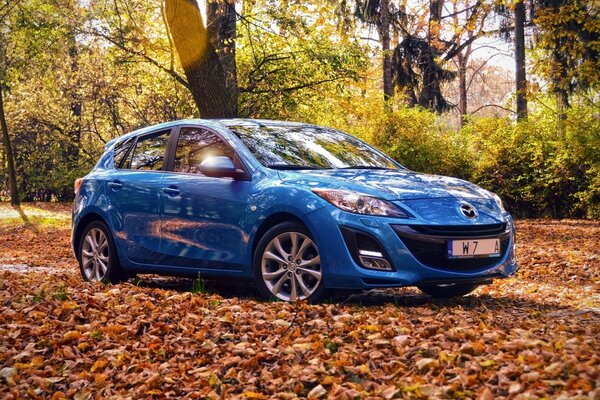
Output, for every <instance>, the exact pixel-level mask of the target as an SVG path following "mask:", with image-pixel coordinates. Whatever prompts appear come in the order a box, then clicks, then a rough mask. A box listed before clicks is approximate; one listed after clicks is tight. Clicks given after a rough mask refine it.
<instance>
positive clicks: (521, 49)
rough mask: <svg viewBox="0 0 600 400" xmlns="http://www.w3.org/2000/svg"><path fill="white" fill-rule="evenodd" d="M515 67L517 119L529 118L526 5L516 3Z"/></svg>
mask: <svg viewBox="0 0 600 400" xmlns="http://www.w3.org/2000/svg"><path fill="white" fill-rule="evenodd" d="M515 67H516V76H515V78H516V79H515V80H516V85H517V120H522V119H525V118H527V75H526V72H525V5H524V4H523V0H517V2H516V4H515Z"/></svg>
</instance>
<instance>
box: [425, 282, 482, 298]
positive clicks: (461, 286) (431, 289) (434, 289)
mask: <svg viewBox="0 0 600 400" xmlns="http://www.w3.org/2000/svg"><path fill="white" fill-rule="evenodd" d="M478 286H479V285H477V284H474V283H449V284H440V285H421V286H418V288H419V290H420V291H422V292H423V293H425V294H428V295H430V296H431V297H434V298H438V299H449V298H452V297H462V296H465V295H467V294H469V293H471V292H472V291H473V290H475V289H477V287H478Z"/></svg>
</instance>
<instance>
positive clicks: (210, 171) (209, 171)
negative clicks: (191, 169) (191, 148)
mask: <svg viewBox="0 0 600 400" xmlns="http://www.w3.org/2000/svg"><path fill="white" fill-rule="evenodd" d="M200 172H202V174H203V175H206V176H210V177H212V178H239V177H240V176H241V175H244V172H243V171H241V170H238V169H236V168H235V165H234V164H233V161H232V160H231V158H229V157H225V156H219V157H212V158H209V159H206V160H204V161H202V163H200Z"/></svg>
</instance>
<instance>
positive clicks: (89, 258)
mask: <svg viewBox="0 0 600 400" xmlns="http://www.w3.org/2000/svg"><path fill="white" fill-rule="evenodd" d="M109 257H110V255H109V246H108V239H107V237H106V234H105V233H104V232H103V231H102V230H101V229H99V228H93V229H90V230H89V232H88V233H87V234H86V235H85V238H84V239H83V244H82V246H81V267H82V270H83V273H84V274H85V277H86V278H87V279H88V280H89V281H92V282H99V281H101V280H103V279H104V278H105V277H106V273H107V271H108V265H109V261H110V258H109Z"/></svg>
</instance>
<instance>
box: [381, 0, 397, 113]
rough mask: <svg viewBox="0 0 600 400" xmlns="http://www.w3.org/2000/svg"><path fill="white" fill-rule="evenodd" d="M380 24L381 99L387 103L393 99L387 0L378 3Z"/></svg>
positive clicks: (388, 6)
mask: <svg viewBox="0 0 600 400" xmlns="http://www.w3.org/2000/svg"><path fill="white" fill-rule="evenodd" d="M379 7H380V18H381V23H380V26H379V35H380V39H381V51H382V52H383V99H384V100H385V102H386V103H387V101H388V100H390V99H391V98H392V97H394V86H393V84H392V60H391V57H390V4H389V0H381V2H380V3H379Z"/></svg>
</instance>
